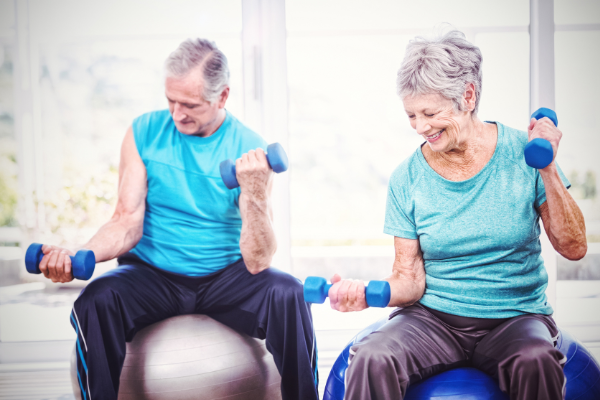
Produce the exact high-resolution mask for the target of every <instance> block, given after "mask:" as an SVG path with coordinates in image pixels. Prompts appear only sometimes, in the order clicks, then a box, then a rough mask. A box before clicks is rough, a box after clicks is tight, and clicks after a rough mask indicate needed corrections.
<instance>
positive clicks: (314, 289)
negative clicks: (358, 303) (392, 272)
mask: <svg viewBox="0 0 600 400" xmlns="http://www.w3.org/2000/svg"><path fill="white" fill-rule="evenodd" d="M331 286H332V284H331V283H327V281H326V280H325V278H320V277H317V276H309V277H308V278H306V280H305V281H304V301H306V302H307V303H318V304H322V303H323V302H324V301H325V299H326V298H327V296H328V294H329V289H330V288H331ZM365 292H366V293H367V296H366V297H367V299H366V300H367V304H368V305H369V307H387V306H388V304H390V297H391V296H392V291H391V290H390V284H389V282H387V281H371V282H369V284H368V285H367V287H366V288H365Z"/></svg>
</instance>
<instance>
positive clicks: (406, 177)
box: [390, 149, 424, 188]
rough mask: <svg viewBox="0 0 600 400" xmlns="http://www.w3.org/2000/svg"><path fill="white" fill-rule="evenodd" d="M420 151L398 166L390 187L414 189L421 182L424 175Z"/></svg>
mask: <svg viewBox="0 0 600 400" xmlns="http://www.w3.org/2000/svg"><path fill="white" fill-rule="evenodd" d="M419 153H420V149H417V150H415V152H414V153H413V154H411V155H410V156H409V157H407V158H406V159H405V160H404V161H402V162H401V163H400V165H398V166H397V167H396V168H395V169H394V171H393V172H392V175H391V176H390V186H393V187H403V188H412V187H414V185H415V184H417V183H418V182H419V180H420V179H421V177H422V176H423V173H424V168H423V164H422V160H421V158H422V156H420V154H419Z"/></svg>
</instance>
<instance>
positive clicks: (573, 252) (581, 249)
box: [559, 239, 587, 261]
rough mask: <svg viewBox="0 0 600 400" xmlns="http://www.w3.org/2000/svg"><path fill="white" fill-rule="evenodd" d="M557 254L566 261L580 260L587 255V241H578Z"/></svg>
mask: <svg viewBox="0 0 600 400" xmlns="http://www.w3.org/2000/svg"><path fill="white" fill-rule="evenodd" d="M559 253H560V255H561V256H563V257H564V258H566V259H567V260H571V261H577V260H581V259H582V258H583V257H585V255H586V253H587V241H586V240H585V239H583V240H580V241H578V242H577V243H574V244H573V245H571V246H569V247H568V248H567V249H565V250H564V251H561V252H559Z"/></svg>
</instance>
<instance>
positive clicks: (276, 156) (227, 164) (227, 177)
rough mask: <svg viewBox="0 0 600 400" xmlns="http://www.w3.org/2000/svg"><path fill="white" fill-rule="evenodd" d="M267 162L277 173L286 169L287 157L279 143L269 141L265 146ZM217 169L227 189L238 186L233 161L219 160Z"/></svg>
mask: <svg viewBox="0 0 600 400" xmlns="http://www.w3.org/2000/svg"><path fill="white" fill-rule="evenodd" d="M267 162H268V163H269V166H270V167H271V169H272V170H273V171H274V172H275V173H277V174H278V173H280V172H284V171H287V169H288V166H289V161H288V157H287V154H285V150H283V147H282V146H281V145H280V144H279V143H271V144H270V145H269V146H267ZM219 169H220V170H221V178H222V179H223V183H225V186H227V188H228V189H235V188H236V187H239V186H240V184H239V183H238V181H237V178H236V176H235V174H236V172H235V161H233V160H225V161H223V162H221V165H220V166H219Z"/></svg>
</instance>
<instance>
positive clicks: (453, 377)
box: [323, 318, 600, 400]
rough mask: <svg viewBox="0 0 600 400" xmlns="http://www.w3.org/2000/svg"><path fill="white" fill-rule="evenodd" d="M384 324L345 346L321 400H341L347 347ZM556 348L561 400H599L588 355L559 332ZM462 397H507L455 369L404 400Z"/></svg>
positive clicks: (487, 381) (599, 378) (470, 372)
mask: <svg viewBox="0 0 600 400" xmlns="http://www.w3.org/2000/svg"><path fill="white" fill-rule="evenodd" d="M386 322H387V318H384V319H382V320H380V321H377V322H376V323H374V324H372V325H370V326H368V327H367V328H365V329H363V330H362V331H361V332H360V333H359V334H358V335H356V336H355V337H354V338H353V339H352V340H351V341H350V343H348V345H347V346H346V348H344V350H343V351H342V353H341V354H340V356H339V357H338V358H337V360H336V361H335V363H334V364H333V368H332V369H331V372H330V373H329V378H328V379H327V383H326V384H325V393H324V394H323V400H343V399H344V394H345V393H346V383H345V377H346V369H347V368H348V357H349V354H350V347H352V346H353V345H354V344H355V343H358V342H360V341H361V340H362V339H363V338H364V337H365V336H367V335H369V334H370V333H371V332H374V331H376V330H377V329H379V328H380V327H381V326H383V325H384V324H385V323H386ZM557 346H558V349H559V350H560V351H561V352H562V353H563V354H565V355H566V356H567V363H566V364H565V366H564V373H565V377H566V378H567V393H566V397H565V400H597V399H600V367H599V366H598V362H597V361H596V360H595V359H594V357H593V356H592V355H591V354H590V352H589V351H588V350H587V349H586V348H585V347H583V345H582V344H581V343H580V342H578V341H577V340H575V339H574V338H573V337H572V336H571V335H569V333H567V332H565V331H561V332H560V336H559V338H558V343H557ZM465 397H468V398H469V399H471V400H508V395H507V394H506V393H503V392H502V391H500V388H499V387H498V383H497V382H496V381H495V380H494V379H493V378H492V377H491V376H489V375H487V374H486V373H484V372H482V371H480V370H478V369H475V368H456V369H452V370H449V371H445V372H442V373H440V374H437V375H434V376H432V377H430V378H427V379H424V380H422V381H421V382H417V383H415V384H413V385H411V386H410V387H409V388H408V390H407V392H406V396H405V400H433V399H439V398H444V399H454V398H456V399H460V398H465Z"/></svg>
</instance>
